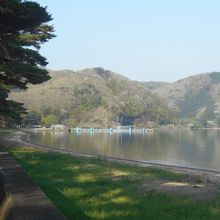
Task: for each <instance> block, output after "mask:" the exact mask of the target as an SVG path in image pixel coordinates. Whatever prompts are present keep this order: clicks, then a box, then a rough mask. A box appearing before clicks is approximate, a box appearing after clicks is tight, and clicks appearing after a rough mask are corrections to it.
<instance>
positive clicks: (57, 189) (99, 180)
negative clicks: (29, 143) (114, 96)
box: [10, 148, 220, 220]
mask: <svg viewBox="0 0 220 220" xmlns="http://www.w3.org/2000/svg"><path fill="white" fill-rule="evenodd" d="M10 153H11V154H12V155H13V156H14V157H15V158H16V159H17V160H18V161H19V163H20V164H21V165H22V166H23V167H24V169H25V170H26V171H27V172H28V174H29V175H31V176H32V177H33V179H34V180H35V181H36V182H37V183H38V184H39V185H40V187H41V188H42V190H43V191H44V192H45V193H46V194H47V196H48V197H49V198H50V199H51V200H52V201H53V202H54V204H55V205H56V206H57V207H58V208H59V209H60V210H61V211H62V212H63V213H64V214H65V215H66V216H67V217H68V218H69V219H84V220H86V219H103V220H104V219H106V220H110V219H112V220H114V219H118V220H119V219H120V220H126V219H134V220H135V219H138V220H140V219H150V220H156V219H158V220H161V219H163V220H166V219H167V220H168V219H169V220H171V219H175V220H178V219H181V220H183V219H187V220H197V219H198V220H202V219H204V220H208V219H216V220H217V219H220V197H219V192H218V186H217V185H213V184H210V183H206V182H204V181H203V180H202V179H201V178H200V177H198V176H190V175H187V174H182V173H174V172H168V171H166V170H159V169H156V168H149V167H139V166H132V165H122V164H118V163H110V162H107V161H106V160H102V159H94V158H93V159H91V158H80V157H73V156H70V155H61V154H55V153H45V152H41V151H37V150H35V149H30V148H28V149H27V148H17V149H10Z"/></svg>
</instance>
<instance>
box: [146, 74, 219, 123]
mask: <svg viewBox="0 0 220 220" xmlns="http://www.w3.org/2000/svg"><path fill="white" fill-rule="evenodd" d="M143 84H144V85H145V86H146V88H147V89H148V90H149V91H151V92H154V93H156V94H158V95H159V96H161V97H164V98H165V99H167V100H168V101H169V102H170V103H173V104H174V105H176V106H177V107H178V108H179V110H180V116H181V117H182V118H194V119H196V120H200V121H201V122H202V123H206V122H207V121H209V120H212V121H214V123H216V124H217V125H219V112H220V73H219V72H212V73H204V74H198V75H194V76H190V77H187V78H184V79H181V80H178V81H176V82H174V83H163V82H146V83H143Z"/></svg>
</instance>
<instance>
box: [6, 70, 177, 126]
mask: <svg viewBox="0 0 220 220" xmlns="http://www.w3.org/2000/svg"><path fill="white" fill-rule="evenodd" d="M50 76H51V79H50V80H49V81H47V82H45V83H43V84H40V85H30V86H29V88H28V90H26V91H19V90H17V91H13V92H12V93H11V94H10V98H11V99H14V100H16V101H19V102H23V103H24V104H25V107H27V109H28V110H29V111H30V112H32V113H33V112H35V113H37V114H38V115H40V118H41V119H42V120H43V121H44V122H45V123H46V119H48V117H49V116H50V119H51V118H53V121H56V122H58V121H59V122H63V121H64V120H67V123H68V124H70V125H71V126H78V125H79V126H96V127H97V126H114V125H115V126H116V125H119V124H121V125H129V124H135V125H137V126H149V123H150V124H152V123H159V124H165V123H174V122H176V121H177V118H178V117H177V112H176V109H173V108H170V107H169V105H168V104H169V103H168V102H167V101H165V100H163V99H161V98H159V97H158V96H157V95H156V94H153V93H152V92H151V91H148V90H147V89H146V87H145V86H144V85H143V84H142V83H139V82H135V81H131V80H129V79H127V78H126V77H124V76H121V75H119V74H116V73H113V72H111V71H108V70H104V69H103V68H93V69H84V70H81V71H77V72H74V71H70V70H63V71H50ZM52 116H53V117H52ZM38 118H39V117H38Z"/></svg>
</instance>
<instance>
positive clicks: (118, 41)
mask: <svg viewBox="0 0 220 220" xmlns="http://www.w3.org/2000/svg"><path fill="white" fill-rule="evenodd" d="M35 1H37V2H38V3H40V4H41V5H42V6H47V11H48V12H49V13H51V14H52V17H53V21H52V22H51V24H52V25H54V28H55V34H56V35H57V37H56V38H54V39H53V40H51V41H49V42H48V43H46V44H44V45H42V48H41V51H40V52H41V54H42V55H44V56H46V57H47V59H48V61H49V64H48V66H47V68H49V69H53V70H61V69H71V70H80V69H84V68H91V67H103V68H105V69H108V70H112V71H113V72H116V73H120V74H122V75H124V76H127V77H128V78H129V79H132V80H138V81H168V82H173V81H176V80H179V79H181V78H185V77H187V76H190V75H195V74H199V73H205V72H212V71H220V13H219V11H220V1H219V0H179V1H176V0H166V1H165V0H62V1H60V0H35Z"/></svg>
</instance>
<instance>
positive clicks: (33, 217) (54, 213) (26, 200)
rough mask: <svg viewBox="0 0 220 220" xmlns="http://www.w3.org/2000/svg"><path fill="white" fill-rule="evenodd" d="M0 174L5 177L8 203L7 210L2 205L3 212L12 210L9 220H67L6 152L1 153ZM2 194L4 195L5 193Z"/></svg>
mask: <svg viewBox="0 0 220 220" xmlns="http://www.w3.org/2000/svg"><path fill="white" fill-rule="evenodd" d="M0 173H1V176H2V177H3V181H4V188H5V192H6V197H7V199H5V201H7V202H5V203H6V204H5V206H7V207H6V208H5V207H3V205H1V211H2V210H3V209H7V210H8V209H10V210H9V211H10V213H11V214H10V216H9V217H8V218H7V219H16V220H65V219H66V218H65V217H64V216H63V215H62V214H61V212H60V211H59V210H58V209H57V208H56V207H55V206H54V205H53V203H52V202H51V201H50V200H49V199H48V198H47V196H46V195H45V194H44V193H43V192H42V191H41V189H40V188H39V186H38V185H37V184H36V183H34V182H33V180H32V179H31V178H30V177H29V176H28V175H27V174H26V173H25V171H24V170H23V169H22V167H21V166H20V165H19V164H18V163H17V161H16V160H15V159H14V158H13V157H12V156H10V155H9V154H8V153H7V152H4V151H0ZM0 193H1V195H3V192H0ZM2 204H4V202H3V203H2ZM7 210H6V211H7ZM1 211H0V212H1ZM2 212H3V211H2ZM0 214H1V213H0ZM0 218H1V215H0ZM2 218H3V217H2Z"/></svg>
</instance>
